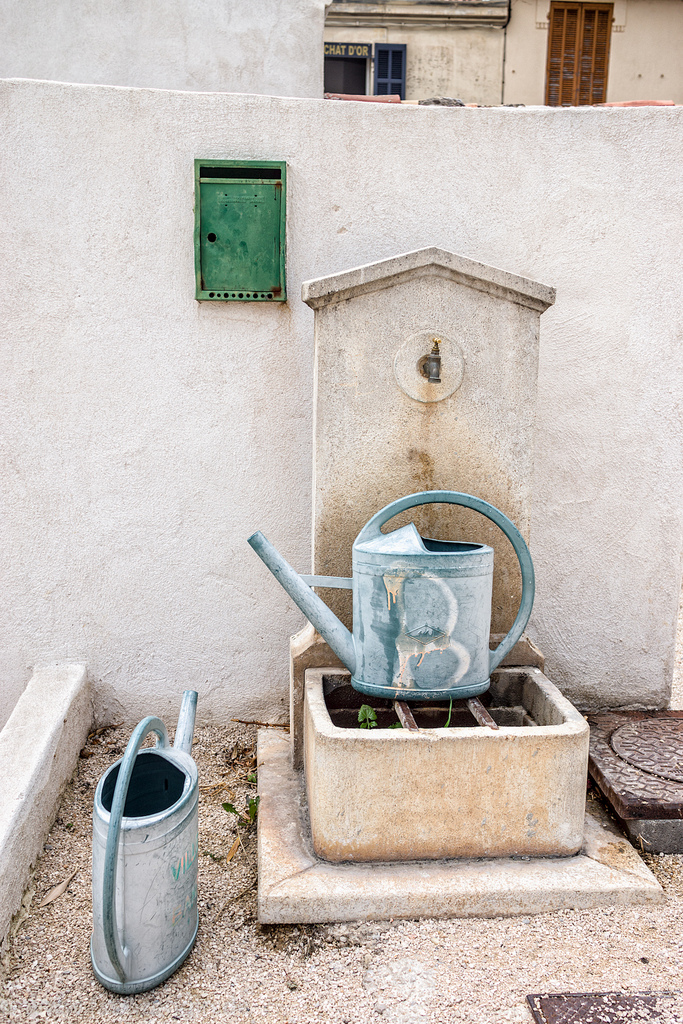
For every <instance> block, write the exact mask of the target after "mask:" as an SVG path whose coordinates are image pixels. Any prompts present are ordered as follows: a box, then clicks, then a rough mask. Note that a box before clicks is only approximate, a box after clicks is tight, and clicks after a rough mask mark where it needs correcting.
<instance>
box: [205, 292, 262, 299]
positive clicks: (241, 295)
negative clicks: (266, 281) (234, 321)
mask: <svg viewBox="0 0 683 1024" xmlns="http://www.w3.org/2000/svg"><path fill="white" fill-rule="evenodd" d="M221 297H222V298H224V299H272V297H273V293H272V292H209V298H210V299H220V298H221Z"/></svg>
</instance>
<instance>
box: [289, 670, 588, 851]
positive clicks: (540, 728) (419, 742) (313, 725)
mask: <svg viewBox="0 0 683 1024" xmlns="http://www.w3.org/2000/svg"><path fill="white" fill-rule="evenodd" d="M349 679H350V677H349V674H348V673H347V672H345V671H344V670H341V669H309V670H308V671H307V672H306V684H305V696H304V771H305V781H306V796H307V801H308V809H309V815H310V827H311V833H312V840H313V847H314V850H315V853H316V854H317V855H318V856H319V857H321V858H322V859H324V860H327V861H334V862H340V861H355V862H364V861H396V860H400V861H404V860H423V859H443V858H472V857H514V856H517V857H544V856H547V857H557V856H567V857H568V856H571V855H573V854H576V853H577V852H578V850H579V849H580V848H581V845H582V842H583V828H584V811H585V798H586V776H587V765H588V743H589V727H588V723H587V722H586V721H585V719H584V718H583V716H582V715H581V714H580V713H579V712H578V711H577V710H576V708H574V706H573V705H572V704H571V703H570V702H569V701H568V700H567V699H566V698H565V697H563V696H562V694H561V693H560V691H559V690H558V689H557V687H556V686H554V685H553V684H552V683H551V682H550V680H549V679H548V678H547V677H546V676H545V675H544V674H543V672H542V671H541V670H540V669H538V668H503V669H499V670H498V671H496V672H495V673H494V674H493V676H492V680H491V690H490V699H489V697H488V695H487V703H489V711H490V713H491V715H492V717H493V718H494V719H495V720H496V721H497V722H498V723H499V728H498V730H495V731H494V730H492V729H488V728H483V727H481V726H478V725H475V724H474V720H472V725H471V726H470V725H468V724H466V720H463V716H462V714H460V715H458V716H456V718H455V719H454V720H453V719H452V722H453V721H455V722H456V725H455V727H453V724H452V725H451V727H450V728H448V729H446V728H443V727H442V725H441V724H440V723H441V722H442V721H443V722H445V716H446V713H447V712H446V711H445V709H444V710H443V711H439V710H438V709H432V710H430V709H429V708H427V709H426V710H425V712H424V713H421V712H420V710H419V705H418V706H417V708H416V706H415V704H414V703H412V702H411V708H413V710H414V713H415V717H416V721H417V722H418V724H419V725H421V728H420V729H419V731H418V732H408V731H407V730H404V729H390V728H383V727H378V728H374V729H362V730H361V729H357V728H351V727H349V726H350V725H352V724H353V713H354V711H355V715H356V717H357V708H358V707H360V704H361V703H368V704H370V705H371V706H373V707H374V706H375V705H377V709H378V721H379V725H380V726H383V725H385V724H388V723H387V714H386V713H385V712H386V711H387V708H386V707H385V702H382V701H377V700H376V699H375V698H368V697H366V696H363V695H361V694H356V693H355V691H353V690H351V688H350V686H349ZM349 693H350V694H352V695H353V696H352V697H351V698H350V700H349V699H348V694H349ZM354 701H355V707H348V706H347V707H344V706H343V705H345V704H346V705H349V704H351V703H353V702H354ZM328 705H329V706H328ZM388 708H389V711H390V705H388ZM349 712H350V714H349ZM440 715H443V718H439V716H440ZM333 717H334V718H335V719H336V721H337V722H338V723H339V722H341V723H342V724H335V723H334V721H333ZM390 717H392V718H393V712H390ZM394 720H395V719H394ZM432 721H433V722H434V723H436V724H435V725H432V724H431V722H432ZM425 723H430V724H425Z"/></svg>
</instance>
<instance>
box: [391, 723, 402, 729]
mask: <svg viewBox="0 0 683 1024" xmlns="http://www.w3.org/2000/svg"><path fill="white" fill-rule="evenodd" d="M389 728H390V729H402V728H403V726H402V725H401V723H400V722H394V724H393V725H390V726H389Z"/></svg>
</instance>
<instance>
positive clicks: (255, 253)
mask: <svg viewBox="0 0 683 1024" xmlns="http://www.w3.org/2000/svg"><path fill="white" fill-rule="evenodd" d="M285 170H286V165H285V164H280V163H273V162H271V163H255V162H254V163H249V162H245V163H243V164H240V163H238V162H236V161H215V162H214V161H206V160H201V161H200V160H197V161H196V162H195V181H196V199H195V269H196V275H197V298H198V299H202V300H204V299H214V300H223V301H225V300H233V301H234V300H238V301H254V300H258V301H264V300H265V301H268V300H270V301H273V300H275V301H282V300H284V299H285V253H284V247H285V180H284V179H285Z"/></svg>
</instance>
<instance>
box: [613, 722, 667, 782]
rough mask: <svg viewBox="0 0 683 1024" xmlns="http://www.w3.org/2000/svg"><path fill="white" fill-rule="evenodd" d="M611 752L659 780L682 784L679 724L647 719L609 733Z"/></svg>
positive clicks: (630, 723)
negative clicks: (610, 736) (610, 735)
mask: <svg viewBox="0 0 683 1024" xmlns="http://www.w3.org/2000/svg"><path fill="white" fill-rule="evenodd" d="M611 745H612V749H613V750H614V751H615V753H617V754H618V755H619V757H621V758H623V759H624V761H628V763H629V764H632V765H633V766H634V767H635V768H639V769H640V771H642V772H648V773H649V774H650V775H656V776H657V777H658V778H660V779H670V780H671V781H672V782H683V721H681V719H668V720H667V719H661V718H654V719H653V718H651V719H649V720H646V721H644V722H629V723H628V724H627V725H622V726H621V728H620V729H617V730H616V731H615V732H613V733H612V738H611Z"/></svg>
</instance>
